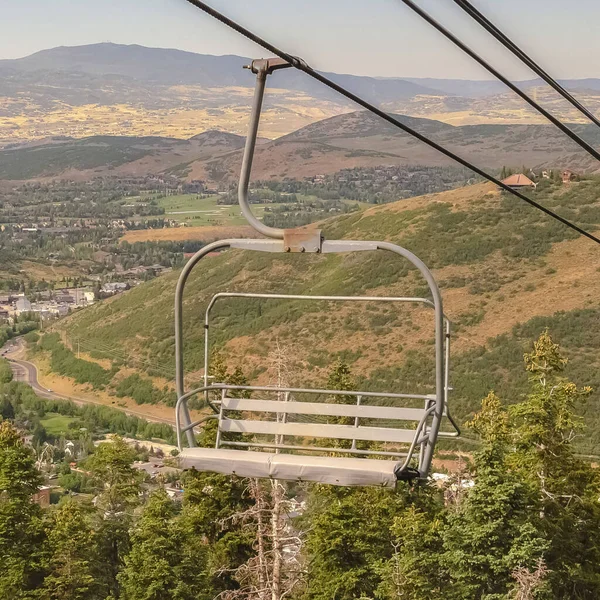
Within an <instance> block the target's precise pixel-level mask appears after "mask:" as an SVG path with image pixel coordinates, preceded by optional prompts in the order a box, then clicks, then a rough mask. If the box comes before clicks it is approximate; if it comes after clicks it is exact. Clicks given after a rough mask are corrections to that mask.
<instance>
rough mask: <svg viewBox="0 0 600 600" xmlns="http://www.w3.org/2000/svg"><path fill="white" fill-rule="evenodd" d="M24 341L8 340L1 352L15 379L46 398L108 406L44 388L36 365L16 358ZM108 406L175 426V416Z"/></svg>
mask: <svg viewBox="0 0 600 600" xmlns="http://www.w3.org/2000/svg"><path fill="white" fill-rule="evenodd" d="M24 348H25V347H24V343H23V340H22V339H21V338H15V339H14V340H11V341H9V342H8V343H7V344H6V345H5V346H4V347H3V348H2V353H3V354H4V358H6V359H7V360H8V361H9V362H10V367H11V369H12V372H13V377H14V380H15V381H22V382H23V383H26V384H28V385H29V386H31V387H32V388H33V390H34V391H35V393H36V394H37V395H38V396H40V397H42V398H47V399H48V400H70V401H71V402H74V403H75V404H78V405H79V406H82V405H83V404H97V405H98V406H108V404H104V403H103V402H100V401H98V400H90V399H88V398H78V397H74V396H65V395H64V394H58V393H57V392H54V391H52V390H49V389H48V388H45V387H44V386H43V385H41V384H40V382H39V380H38V370H37V367H36V366H35V365H34V364H33V363H30V362H29V361H27V360H23V359H22V358H16V357H17V356H21V355H22V354H23V351H24ZM110 408H114V409H116V410H120V411H122V412H124V413H125V414H126V415H128V416H132V417H139V418H140V419H144V420H146V421H149V422H150V423H165V424H166V425H171V426H172V427H174V426H175V418H173V419H167V418H164V417H157V416H155V415H150V414H148V413H145V412H143V411H139V410H131V409H129V408H122V407H120V406H111V407H110Z"/></svg>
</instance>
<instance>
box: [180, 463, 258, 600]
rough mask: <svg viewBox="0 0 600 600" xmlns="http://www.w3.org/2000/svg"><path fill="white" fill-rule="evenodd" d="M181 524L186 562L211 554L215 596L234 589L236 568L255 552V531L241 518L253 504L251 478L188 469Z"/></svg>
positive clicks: (210, 568)
mask: <svg viewBox="0 0 600 600" xmlns="http://www.w3.org/2000/svg"><path fill="white" fill-rule="evenodd" d="M184 490H185V493H184V499H183V512H182V515H181V526H182V528H183V529H184V531H185V535H186V540H187V544H188V546H187V554H186V557H185V559H184V560H185V562H186V563H191V564H193V563H194V562H195V559H194V557H195V556H196V555H199V556H200V557H201V558H202V557H204V556H205V553H208V557H207V560H208V567H207V572H208V573H209V577H210V582H209V585H208V588H209V589H210V590H212V591H213V592H214V596H216V595H218V594H219V593H221V592H224V591H225V590H235V589H236V588H237V587H238V583H237V581H236V580H235V578H234V577H233V574H234V572H235V570H236V569H237V568H238V567H239V566H240V565H242V564H244V563H245V562H246V561H247V560H248V559H249V558H250V557H251V556H252V555H253V547H252V544H253V541H254V539H255V532H254V530H253V528H252V527H250V526H248V525H245V524H244V523H242V522H241V520H240V519H239V518H238V516H239V515H240V514H243V513H244V512H245V511H247V510H248V509H249V508H250V507H251V506H252V499H251V497H250V494H249V491H248V481H247V480H245V479H240V478H239V477H229V476H225V475H219V474H217V473H200V472H198V471H196V470H195V469H192V470H190V471H188V472H187V473H186V474H185V478H184Z"/></svg>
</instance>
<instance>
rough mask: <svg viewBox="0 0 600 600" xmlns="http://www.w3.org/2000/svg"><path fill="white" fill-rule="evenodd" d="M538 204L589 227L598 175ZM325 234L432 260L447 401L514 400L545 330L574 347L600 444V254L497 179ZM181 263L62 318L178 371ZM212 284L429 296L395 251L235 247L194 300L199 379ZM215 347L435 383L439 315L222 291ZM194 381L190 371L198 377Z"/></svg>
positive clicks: (190, 292) (94, 343)
mask: <svg viewBox="0 0 600 600" xmlns="http://www.w3.org/2000/svg"><path fill="white" fill-rule="evenodd" d="M535 194H536V199H537V200H538V201H541V202H543V203H544V204H546V205H547V206H552V207H553V208H554V209H555V210H557V211H558V212H559V213H560V214H563V215H565V216H568V217H569V218H571V219H574V220H575V221H576V222H578V223H580V224H582V225H584V226H585V227H587V228H589V229H596V228H597V227H598V226H599V225H600V186H599V185H598V182H597V181H596V180H590V181H583V182H580V183H574V184H572V185H570V186H554V185H551V184H550V183H547V182H544V183H543V184H541V185H540V186H539V189H538V191H537V192H535ZM323 230H324V232H325V234H326V237H327V238H328V239H335V238H345V239H372V240H388V241H393V242H396V243H399V244H401V245H403V246H405V247H406V248H409V249H410V250H412V251H414V252H415V253H416V254H417V255H419V256H420V257H421V258H422V259H423V260H425V262H426V263H428V264H429V266H430V267H432V268H433V270H434V273H435V275H436V277H437V279H438V281H439V282H440V284H441V286H442V288H443V289H442V292H443V295H444V302H445V312H446V313H447V314H448V316H449V317H450V319H451V320H452V321H453V323H454V330H455V336H454V340H453V360H452V362H453V369H452V383H453V385H454V388H455V392H454V393H453V396H452V402H453V407H454V410H455V412H457V413H458V414H459V416H460V417H461V418H464V417H466V416H467V415H468V414H469V412H470V411H471V410H472V409H473V408H474V407H475V406H476V404H477V403H478V401H479V400H480V399H481V398H482V397H483V396H484V395H485V394H486V393H487V392H488V391H489V389H491V388H494V389H496V391H498V393H500V395H501V396H503V397H504V398H505V399H506V400H507V401H511V400H515V399H516V398H517V397H518V395H519V394H520V393H521V391H522V389H523V385H524V383H525V380H524V377H525V376H524V372H523V369H522V365H521V361H522V354H523V351H524V349H525V348H527V346H528V344H530V343H531V341H532V340H533V338H535V337H536V336H537V335H538V333H539V332H540V331H541V330H542V329H544V328H545V327H546V326H548V327H550V329H551V332H552V333H553V334H554V335H555V336H556V338H557V341H559V342H560V343H561V344H564V346H565V351H566V353H567V355H569V356H570V357H571V362H570V364H569V373H568V375H569V376H572V377H574V378H575V379H576V380H577V381H578V383H581V384H590V385H593V386H595V387H597V388H598V389H599V391H597V392H595V394H594V395H593V396H592V399H591V400H590V402H589V404H588V407H587V409H586V410H587V413H586V416H587V417H589V420H590V423H591V427H592V433H593V435H591V436H589V437H588V438H586V440H582V442H581V448H582V450H585V451H586V452H590V453H592V452H600V438H599V437H598V435H597V434H598V433H600V419H599V418H598V416H597V413H598V410H597V407H598V405H599V403H600V395H599V394H600V381H596V380H597V379H600V377H598V376H597V375H596V373H597V372H598V369H597V366H598V364H597V363H599V362H600V360H599V359H598V356H597V349H598V348H599V347H600V329H599V328H598V324H599V322H600V304H599V302H598V297H599V295H598V292H600V278H598V272H597V269H598V268H599V261H598V249H597V247H596V246H594V244H592V243H590V242H589V241H587V240H585V239H582V238H577V237H576V236H575V235H574V234H572V232H571V231H570V230H568V229H566V228H565V227H563V226H562V225H560V224H559V223H557V222H555V221H552V220H550V219H548V218H546V217H544V216H543V215H541V214H540V213H539V212H537V211H535V210H533V209H532V208H530V207H529V206H527V205H525V204H524V203H521V202H520V201H518V200H517V199H514V198H513V197H509V196H506V195H504V194H500V193H498V192H497V191H495V189H494V188H493V187H492V186H490V185H488V184H482V185H475V186H471V187H468V188H463V189H460V190H454V191H451V192H445V193H442V194H436V195H431V196H424V197H420V198H413V199H411V200H406V201H402V202H397V203H394V204H388V205H384V206H378V207H374V208H371V209H368V210H366V211H364V212H360V213H353V214H350V215H344V216H340V217H336V218H332V219H330V220H328V221H326V222H324V223H323ZM177 276H178V273H173V274H171V275H168V276H165V277H161V278H159V279H156V280H154V281H152V282H149V283H145V284H143V285H140V286H139V287H137V288H135V289H133V290H131V291H129V292H127V293H125V294H123V295H122V296H120V297H117V298H114V299H112V300H109V301H105V302H102V303H100V304H98V305H96V306H94V307H91V308H89V309H86V310H84V311H81V312H79V313H77V314H74V315H73V316H71V317H70V318H68V319H66V320H65V321H63V322H62V323H61V327H62V328H64V329H65V330H66V332H67V334H68V335H69V336H70V337H71V338H72V339H74V338H79V339H80V340H82V343H84V344H85V345H86V347H87V348H88V349H90V350H95V351H96V352H95V354H94V355H97V356H98V357H104V358H115V357H119V360H121V359H122V358H123V357H125V362H129V363H130V364H131V366H140V365H142V366H144V370H146V371H148V372H149V373H150V374H152V373H154V374H167V375H168V374H171V375H172V373H173V371H172V368H173V360H174V359H173V344H174V339H173V309H172V306H173V294H174V288H175V283H176V279H177ZM218 291H255V292H267V291H269V292H288V293H297V294H309V293H310V294H320V295H341V294H368V295H392V294H396V295H407V294H409V293H416V294H419V295H422V294H425V293H426V288H425V287H424V283H423V282H422V281H421V280H420V278H419V277H418V276H417V273H416V272H415V271H414V270H412V269H409V268H408V267H407V265H406V264H405V263H403V262H402V261H399V260H398V259H396V258H394V257H392V256H391V255H388V254H387V253H383V252H382V253H358V254H348V255H337V256H318V255H272V254H261V253H256V254H255V253H248V252H241V251H228V252H224V253H222V254H219V255H216V256H210V257H208V258H206V259H205V260H204V263H203V264H202V263H201V264H200V265H199V266H198V267H197V268H196V271H195V272H194V274H193V275H192V277H191V279H190V282H189V283H188V287H187V293H186V303H185V324H184V330H185V340H186V366H187V370H188V371H190V372H195V378H198V376H199V369H200V368H201V365H202V355H203V333H204V330H203V319H204V310H205V307H206V305H207V302H208V301H209V300H210V298H211V297H212V295H213V294H214V293H216V292H218ZM213 315H214V318H213V321H212V336H213V337H212V339H213V343H214V344H215V345H216V346H218V347H220V348H222V349H223V350H224V351H225V353H226V355H227V357H228V360H229V362H230V363H231V364H232V365H234V366H235V365H238V364H239V365H242V366H243V368H244V369H245V370H246V372H248V373H249V374H250V375H251V378H252V379H253V381H255V382H266V381H268V378H269V375H268V372H267V361H266V360H265V359H266V356H267V354H268V352H269V350H270V349H272V347H273V345H274V344H275V342H276V341H277V340H278V341H279V342H280V343H282V344H284V345H285V346H287V347H288V348H289V354H290V357H291V362H292V366H293V369H292V370H293V371H294V372H297V373H302V377H301V378H300V377H299V375H298V377H299V381H298V382H300V379H301V380H302V381H303V382H305V383H321V384H322V383H324V377H325V371H326V368H327V367H328V366H329V365H330V364H331V363H332V362H333V361H334V360H335V358H337V357H342V358H343V359H344V360H346V361H348V362H349V363H350V364H351V365H352V368H353V371H354V372H355V373H356V374H357V375H358V376H359V377H360V378H361V379H362V382H361V385H362V386H363V387H365V388H370V389H387V390H391V391H408V390H412V391H417V390H422V391H426V390H427V388H426V386H425V385H424V381H430V380H431V378H430V377H428V375H429V373H430V372H431V368H432V364H431V360H430V357H431V356H432V348H431V327H432V321H431V313H430V312H428V311H426V310H425V309H418V308H415V307H404V308H397V307H392V306H391V305H384V306H383V307H381V308H379V307H378V306H376V305H369V304H361V305H357V304H355V305H352V306H349V305H344V306H339V305H338V306H337V307H334V306H331V305H328V304H327V303H321V304H315V305H312V304H311V305H309V304H306V303H304V302H302V301H296V302H283V301H270V302H269V303H262V304H259V303H258V302H256V301H254V300H239V299H230V300H225V301H222V302H221V303H220V304H218V305H217V306H216V308H215V310H214V313H213ZM193 377H194V376H193Z"/></svg>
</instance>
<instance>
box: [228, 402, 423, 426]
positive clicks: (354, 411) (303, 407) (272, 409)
mask: <svg viewBox="0 0 600 600" xmlns="http://www.w3.org/2000/svg"><path fill="white" fill-rule="evenodd" d="M221 405H222V407H223V408H224V409H225V410H240V411H251V412H268V413H280V414H296V415H320V416H332V417H359V418H365V419H395V420H398V421H420V420H421V419H422V418H423V416H424V414H425V409H422V408H404V407H395V406H368V405H365V404H361V405H360V406H357V405H356V404H332V403H325V402H295V401H288V402H285V401H279V400H253V399H250V398H229V397H224V398H223V400H222V403H221Z"/></svg>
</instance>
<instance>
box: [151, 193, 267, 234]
mask: <svg viewBox="0 0 600 600" xmlns="http://www.w3.org/2000/svg"><path fill="white" fill-rule="evenodd" d="M218 199H219V196H210V197H208V198H200V199H199V198H197V197H196V195H193V194H184V195H180V196H167V197H166V198H161V200H160V206H162V207H163V208H164V209H165V217H166V218H169V219H174V220H176V221H179V222H180V223H187V224H188V225H190V226H191V227H201V226H202V225H213V226H214V225H246V223H247V221H246V219H244V217H243V216H242V215H241V213H240V209H239V207H238V206H237V205H219V204H217V200H218ZM265 206H266V205H264V204H253V205H252V211H253V212H254V214H255V215H256V216H257V217H258V218H259V219H260V218H261V217H262V215H263V212H264V209H265Z"/></svg>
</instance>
